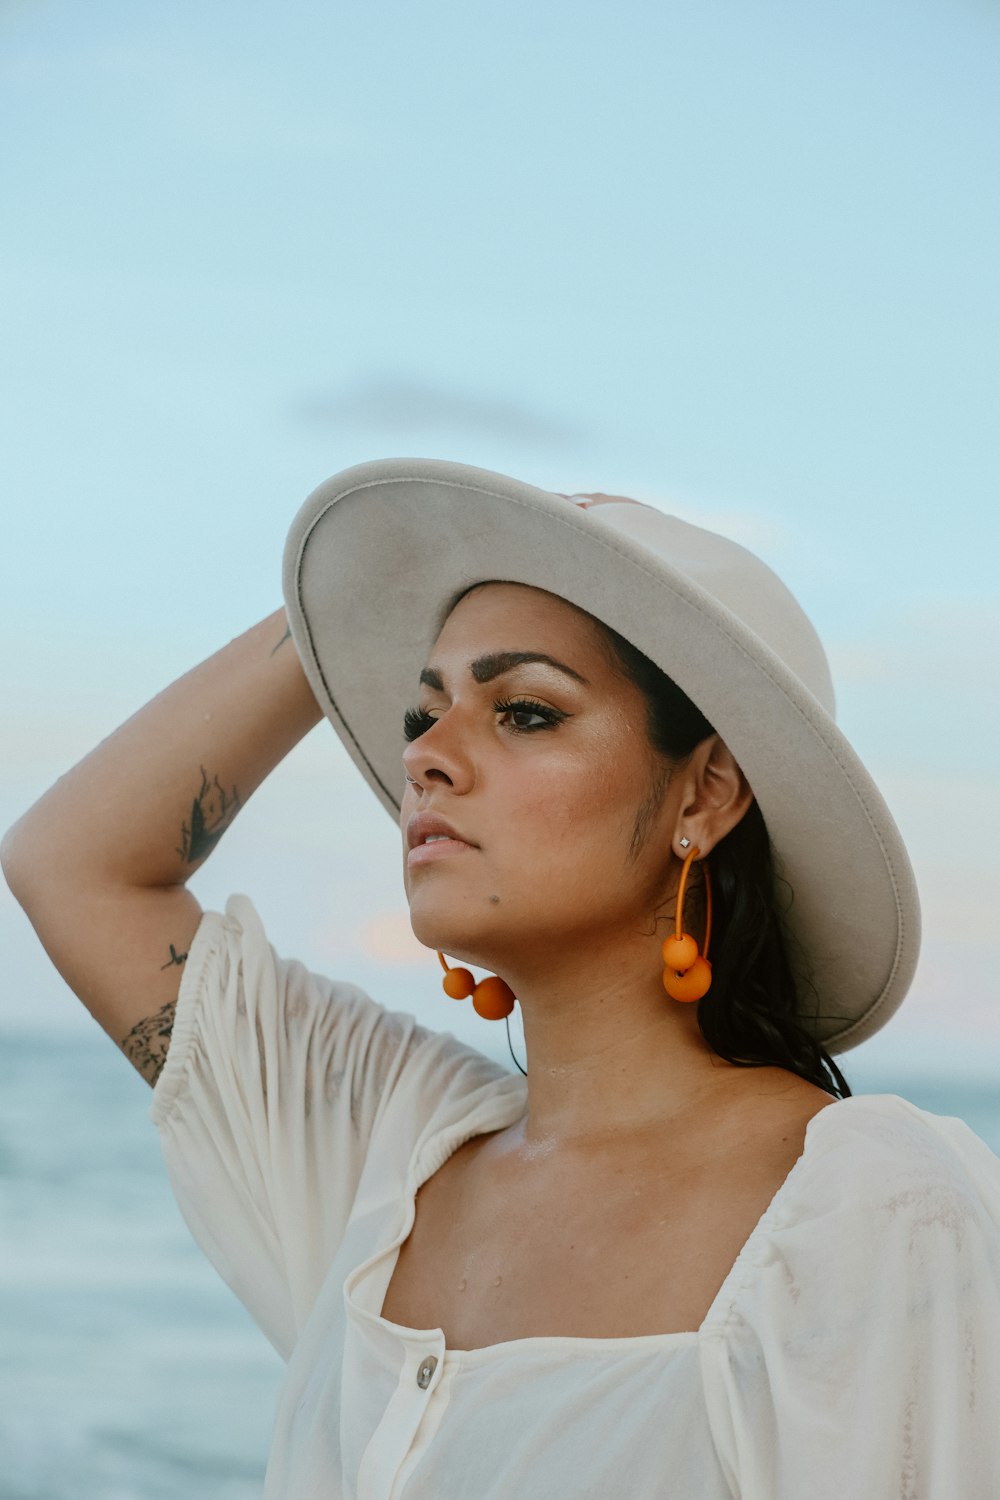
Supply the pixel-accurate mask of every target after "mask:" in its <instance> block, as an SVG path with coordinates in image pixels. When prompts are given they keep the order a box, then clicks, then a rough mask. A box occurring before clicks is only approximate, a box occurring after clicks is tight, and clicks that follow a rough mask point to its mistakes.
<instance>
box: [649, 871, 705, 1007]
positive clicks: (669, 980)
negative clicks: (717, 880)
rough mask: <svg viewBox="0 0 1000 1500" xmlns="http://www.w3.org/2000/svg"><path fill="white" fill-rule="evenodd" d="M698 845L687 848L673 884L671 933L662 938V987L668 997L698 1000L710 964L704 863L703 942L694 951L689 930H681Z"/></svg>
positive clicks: (703, 993) (703, 988)
mask: <svg viewBox="0 0 1000 1500" xmlns="http://www.w3.org/2000/svg"><path fill="white" fill-rule="evenodd" d="M698 852H699V851H698V846H697V844H696V845H694V847H693V848H692V849H690V850H689V851H688V855H687V858H686V859H685V861H684V865H683V867H682V869H681V878H680V880H679V882H678V885H677V915H676V918H675V923H674V931H673V934H672V936H671V937H668V938H664V940H663V946H662V949H661V952H662V954H663V963H664V969H663V988H664V989H665V990H666V992H667V994H668V995H669V996H670V998H671V1000H683V1001H688V1000H700V999H701V998H702V996H703V995H707V994H708V991H709V988H710V987H711V983H712V965H711V964H710V963H709V961H708V942H709V938H710V937H711V936H712V880H711V877H710V875H709V873H708V866H707V865H706V866H705V946H704V948H703V949H702V952H701V953H699V952H698V944H697V943H696V942H695V940H694V938H693V937H692V936H691V934H690V933H689V932H684V931H683V920H684V893H685V891H686V890H687V878H688V871H689V870H690V868H691V861H692V860H693V859H696V858H697V857H698Z"/></svg>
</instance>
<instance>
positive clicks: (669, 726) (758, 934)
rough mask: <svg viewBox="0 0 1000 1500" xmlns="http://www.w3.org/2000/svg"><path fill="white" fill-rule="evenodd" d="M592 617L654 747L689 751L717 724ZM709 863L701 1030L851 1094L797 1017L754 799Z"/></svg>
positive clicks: (675, 753) (741, 1061)
mask: <svg viewBox="0 0 1000 1500" xmlns="http://www.w3.org/2000/svg"><path fill="white" fill-rule="evenodd" d="M591 619H594V617H593V616H591ZM594 624H595V625H596V626H597V628H598V631H599V632H600V634H601V636H602V637H603V639H604V640H605V642H606V643H607V645H608V646H609V647H610V649H611V652H612V653H613V658H614V660H615V662H616V663H617V665H618V666H619V668H620V669H621V671H622V673H623V674H624V676H625V677H626V678H627V679H628V680H629V681H630V682H631V683H633V684H634V685H635V686H636V687H637V688H639V689H640V691H641V692H642V693H643V695H644V697H645V699H646V724H647V731H648V735H649V740H650V743H651V745H652V746H653V748H654V750H656V751H658V752H659V753H660V754H661V755H664V756H666V757H668V758H669V760H670V761H672V762H673V763H675V764H676V763H677V762H678V761H684V760H686V759H687V758H688V756H690V755H691V753H692V752H693V750H694V749H695V747H696V746H697V745H699V744H700V743H701V741H702V740H704V739H706V738H707V736H708V735H710V734H714V733H715V730H714V729H713V728H712V725H711V724H710V723H709V722H708V720H707V719H706V718H705V716H704V714H703V713H702V712H701V710H700V709H698V708H696V707H695V705H694V704H693V703H692V702H691V699H690V698H689V697H688V696H687V694H686V693H684V692H682V691H681V689H680V688H679V687H678V686H677V684H676V683H675V682H674V681H673V679H672V678H670V677H668V676H667V674H666V673H665V672H663V671H661V669H660V668H659V667H658V666H657V665H656V663H655V662H652V661H650V659H649V657H648V656H645V655H644V654H643V653H642V652H641V651H640V650H638V648H637V647H635V646H633V645H632V643H631V642H630V641H627V640H625V638H624V636H621V635H619V634H618V632H617V631H615V630H612V629H611V627H610V625H605V624H604V622H603V621H602V620H597V619H594ZM706 863H707V864H708V868H709V871H710V874H711V878H712V934H713V936H712V987H711V989H710V990H709V992H708V994H707V995H706V996H705V997H704V999H702V1000H699V1001H698V1026H699V1028H700V1030H701V1034H702V1036H703V1037H704V1038H705V1040H706V1042H708V1044H709V1046H710V1047H711V1048H712V1049H713V1051H715V1052H716V1053H718V1055H719V1056H720V1057H724V1058H725V1059H726V1061H727V1062H731V1063H735V1064H736V1065H737V1066H738V1067H749V1068H761V1067H777V1068H787V1069H788V1070H789V1071H790V1072H792V1073H797V1074H798V1076H799V1077H800V1078H805V1079H807V1080H808V1082H810V1083H814V1084H816V1085H817V1086H818V1087H819V1088H821V1089H825V1090H826V1091H828V1092H830V1093H833V1094H835V1095H836V1096H837V1097H839V1098H842V1099H844V1098H848V1097H849V1096H850V1094H851V1089H850V1086H849V1085H848V1082H847V1080H846V1078H845V1077H844V1075H843V1073H841V1071H840V1069H839V1068H838V1067H837V1064H836V1063H835V1062H834V1060H833V1058H832V1057H831V1056H830V1055H829V1054H828V1053H827V1052H826V1051H825V1049H824V1048H823V1046H822V1044H821V1043H820V1042H819V1041H818V1040H817V1038H816V1037H814V1036H813V1035H812V1033H811V1032H809V1031H807V1030H806V1028H805V1027H804V1026H803V1025H802V1022H801V1021H800V1020H799V1007H800V1003H801V996H800V994H799V990H798V987H797V985H796V982H795V979H794V977H793V975H792V970H791V967H790V964H789V961H788V951H787V946H786V938H785V936H784V934H783V932H782V920H781V913H780V912H779V909H778V882H777V880H776V876H775V870H774V863H773V860H772V857H771V841H770V839H769V837H768V833H767V828H766V826H765V823H764V818H763V814H762V813H761V810H760V808H759V806H758V805H757V803H756V802H752V803H751V804H750V806H749V808H748V809H747V811H746V812H745V813H744V815H743V817H742V818H741V819H740V821H739V822H738V823H737V825H736V827H735V828H733V829H732V830H731V832H730V833H728V834H727V835H726V837H725V838H724V839H721V840H720V841H719V843H718V844H716V846H715V848H714V849H713V850H712V852H711V853H710V854H709V855H708V856H707V859H706ZM785 890H786V892H787V895H788V899H789V903H790V901H791V899H792V892H791V891H790V889H789V888H788V887H787V885H786V886H785Z"/></svg>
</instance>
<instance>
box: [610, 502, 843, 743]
mask: <svg viewBox="0 0 1000 1500" xmlns="http://www.w3.org/2000/svg"><path fill="white" fill-rule="evenodd" d="M588 513H589V514H590V515H592V516H595V517H598V516H599V517H601V519H603V520H605V521H607V522H608V523H609V524H610V525H612V526H613V527H614V529H615V530H616V531H617V532H619V533H621V534H622V535H624V536H628V537H631V538H632V539H633V540H634V541H636V542H637V543H639V545H640V546H642V547H643V548H645V549H647V550H649V551H652V552H655V553H656V554H657V555H658V556H659V557H660V558H662V559H663V561H664V562H665V563H668V564H669V565H670V566H671V567H672V568H675V569H677V571H678V572H680V573H681V574H683V575H684V577H685V578H686V579H688V580H689V581H690V583H691V584H692V585H693V586H694V588H695V589H696V590H698V591H700V592H702V593H705V594H708V595H710V596H711V598H712V599H714V600H715V601H716V602H717V603H718V604H721V605H723V606H724V608H725V609H727V610H728V611H729V612H730V613H731V614H732V615H733V617H734V626H735V627H736V628H739V627H742V628H743V629H744V630H747V631H750V632H751V633H752V634H753V635H754V636H756V637H757V639H758V640H761V641H763V642H764V644H765V645H766V646H768V647H769V648H770V649H771V651H773V652H774V654H775V655H776V656H777V657H778V659H779V660H780V661H781V662H782V663H783V664H784V665H785V666H786V667H787V668H788V670H789V671H790V672H793V673H794V674H795V676H796V677H797V678H798V679H799V681H800V682H801V683H802V685H803V686H804V687H806V688H808V689H809V691H810V692H811V693H812V695H813V697H814V698H816V700H817V701H818V702H819V703H820V704H822V706H823V708H824V709H825V710H826V712H827V713H828V714H830V715H831V717H832V716H833V715H834V713H835V710H836V699H835V694H834V688H833V679H832V677H831V675H830V664H829V662H828V660H827V656H826V652H825V651H824V649H823V643H822V642H821V640H820V638H819V636H818V635H817V633H816V630H815V628H814V626H813V624H812V622H811V620H810V619H809V617H808V615H807V614H806V613H805V611H804V610H803V608H802V606H801V605H800V604H799V602H798V600H797V599H796V598H795V596H794V594H793V593H792V592H791V590H790V589H789V588H788V587H787V586H786V585H785V584H784V583H782V581H781V579H780V578H779V577H778V575H777V574H776V573H774V572H773V571H772V570H771V568H769V567H768V565H767V564H766V563H765V562H762V561H761V559H760V558H759V557H758V556H757V555H756V554H755V553H753V552H751V551H749V549H748V548H746V547H743V546H741V544H740V543H739V542H734V541H731V540H730V538H729V537H725V536H720V534H719V533H718V532H715V531H707V530H706V529H705V528H704V527H702V526H695V525H694V524H693V523H692V522H690V521H683V520H681V518H680V517H679V516H672V515H668V514H667V513H666V512H664V511H661V510H657V509H656V508H655V507H654V506H651V505H646V504H641V505H628V504H620V503H616V502H614V501H609V502H607V503H606V504H604V505H601V506H600V507H594V508H593V509H592V510H591V511H589V512H588Z"/></svg>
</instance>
